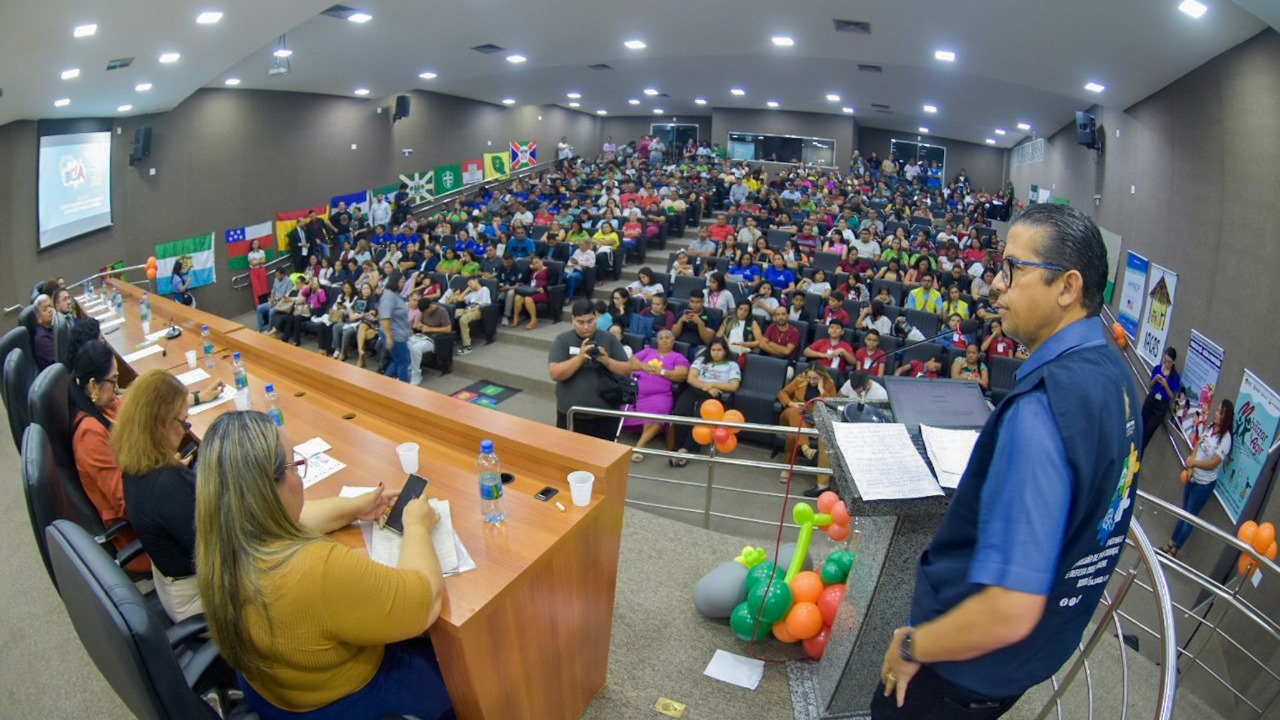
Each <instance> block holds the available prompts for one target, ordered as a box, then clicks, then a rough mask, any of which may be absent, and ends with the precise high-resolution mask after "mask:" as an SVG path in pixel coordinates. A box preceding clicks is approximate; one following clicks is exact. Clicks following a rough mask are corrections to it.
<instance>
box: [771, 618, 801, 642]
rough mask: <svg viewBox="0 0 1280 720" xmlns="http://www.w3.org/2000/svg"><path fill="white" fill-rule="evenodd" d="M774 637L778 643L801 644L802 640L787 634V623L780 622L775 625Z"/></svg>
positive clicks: (784, 621)
mask: <svg viewBox="0 0 1280 720" xmlns="http://www.w3.org/2000/svg"><path fill="white" fill-rule="evenodd" d="M773 636H774V637H776V638H778V642H784V643H793V642H800V638H798V637H796V636H795V635H792V634H791V633H789V632H787V621H786V620H779V621H778V622H776V623H774V624H773Z"/></svg>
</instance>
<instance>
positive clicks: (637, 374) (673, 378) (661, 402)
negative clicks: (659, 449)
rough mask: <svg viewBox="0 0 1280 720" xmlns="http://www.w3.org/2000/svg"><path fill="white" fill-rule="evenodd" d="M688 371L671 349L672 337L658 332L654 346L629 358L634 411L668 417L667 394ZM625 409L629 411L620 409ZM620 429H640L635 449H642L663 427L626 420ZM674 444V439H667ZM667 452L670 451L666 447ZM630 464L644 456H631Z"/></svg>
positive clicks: (669, 399) (669, 398)
mask: <svg viewBox="0 0 1280 720" xmlns="http://www.w3.org/2000/svg"><path fill="white" fill-rule="evenodd" d="M688 372H689V361H688V360H687V359H686V358H685V356H683V355H681V354H680V353H678V352H676V350H675V335H674V334H673V333H672V332H671V331H670V330H665V329H664V330H659V331H658V335H657V347H648V348H643V349H642V350H640V351H639V352H637V353H636V354H634V355H632V356H631V375H632V377H634V378H635V379H636V402H635V406H634V409H635V410H636V411H637V412H642V413H650V414H653V415H668V414H670V413H671V408H672V406H673V405H674V403H675V399H674V398H673V397H672V394H671V391H672V388H673V387H676V386H678V385H679V383H682V382H684V380H685V377H686V375H688ZM623 409H624V410H625V409H629V408H625V407H624V408H623ZM622 426H623V427H624V428H627V427H642V428H643V429H642V430H641V431H640V438H639V439H638V440H637V441H636V444H635V447H636V448H643V447H645V446H646V445H648V444H649V441H651V440H653V438H654V437H656V436H657V434H658V433H659V432H660V431H661V430H662V429H663V428H664V427H665V424H664V423H660V422H650V421H646V420H639V419H634V420H632V419H628V420H624V421H623V423H622ZM671 442H672V443H674V437H673V438H671ZM667 449H668V450H672V449H674V446H673V445H672V446H669V447H668V448H667ZM631 460H632V462H641V461H642V460H644V455H642V454H641V453H633V454H632V455H631Z"/></svg>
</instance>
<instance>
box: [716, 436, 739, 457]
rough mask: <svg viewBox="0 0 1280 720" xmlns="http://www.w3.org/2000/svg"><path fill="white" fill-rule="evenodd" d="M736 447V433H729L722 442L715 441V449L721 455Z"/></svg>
mask: <svg viewBox="0 0 1280 720" xmlns="http://www.w3.org/2000/svg"><path fill="white" fill-rule="evenodd" d="M737 447H738V437H737V436H736V435H730V436H729V437H727V438H725V440H724V441H723V442H719V441H718V442H716V450H717V451H719V452H720V454H721V455H723V454H726V453H731V452H733V451H734V449H735V448H737Z"/></svg>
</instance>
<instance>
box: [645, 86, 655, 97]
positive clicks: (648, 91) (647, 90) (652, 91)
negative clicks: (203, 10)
mask: <svg viewBox="0 0 1280 720" xmlns="http://www.w3.org/2000/svg"><path fill="white" fill-rule="evenodd" d="M644 94H645V95H650V96H652V95H657V94H658V91H657V90H655V89H654V88H645V89H644Z"/></svg>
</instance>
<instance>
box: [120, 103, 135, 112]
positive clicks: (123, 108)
mask: <svg viewBox="0 0 1280 720" xmlns="http://www.w3.org/2000/svg"><path fill="white" fill-rule="evenodd" d="M132 109H133V106H132V105H121V106H119V107H117V108H116V112H129V111H130V110H132Z"/></svg>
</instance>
